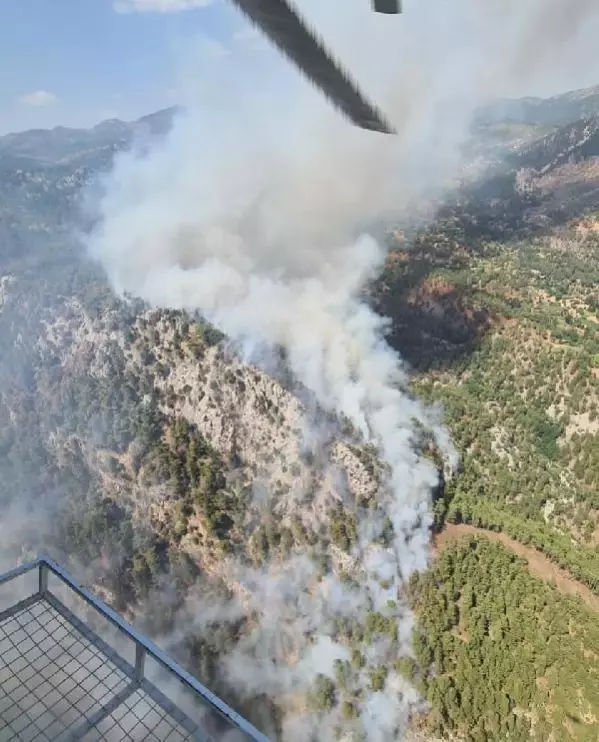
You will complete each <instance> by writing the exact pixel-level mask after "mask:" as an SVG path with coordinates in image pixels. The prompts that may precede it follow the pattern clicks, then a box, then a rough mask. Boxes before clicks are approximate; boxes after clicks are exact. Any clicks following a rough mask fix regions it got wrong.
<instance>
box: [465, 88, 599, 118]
mask: <svg viewBox="0 0 599 742" xmlns="http://www.w3.org/2000/svg"><path fill="white" fill-rule="evenodd" d="M596 115H599V85H595V86H593V87H590V88H583V89H581V90H573V91H571V92H568V93H563V94H561V95H555V96H553V97H551V98H530V97H529V98H504V99H501V100H498V101H495V102H493V103H491V104H489V105H486V106H483V107H481V108H480V109H479V110H478V111H477V113H476V116H475V123H476V124H477V125H482V126H485V125H486V126H488V125H492V124H498V123H506V122H509V123H513V124H524V125H526V126H549V127H559V126H565V125H567V124H571V123H573V122H574V121H578V120H579V119H582V118H588V117H590V116H596Z"/></svg>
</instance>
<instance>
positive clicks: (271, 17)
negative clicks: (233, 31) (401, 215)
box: [232, 0, 396, 134]
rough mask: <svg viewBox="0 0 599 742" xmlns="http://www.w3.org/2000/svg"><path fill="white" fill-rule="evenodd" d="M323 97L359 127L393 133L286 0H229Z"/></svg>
mask: <svg viewBox="0 0 599 742" xmlns="http://www.w3.org/2000/svg"><path fill="white" fill-rule="evenodd" d="M232 1H233V2H234V3H235V5H236V6H237V7H238V8H239V9H240V10H241V11H242V12H243V13H245V15H246V16H248V18H250V20H251V21H252V22H253V23H255V24H256V25H257V26H258V27H259V28H260V29H261V30H262V32H263V33H264V34H266V36H268V38H269V39H270V40H271V41H272V42H273V43H274V44H275V45H276V46H277V47H278V48H279V50H280V51H281V52H283V54H285V55H286V56H287V57H288V58H289V59H290V60H291V61H292V62H293V63H294V64H295V65H296V66H297V67H298V68H299V69H300V70H301V71H302V72H303V74H304V75H305V76H306V77H307V78H308V79H309V80H311V81H312V83H313V84H315V85H316V86H317V87H319V88H320V89H321V90H322V91H323V93H324V94H325V95H326V96H327V98H328V99H329V100H330V101H331V102H332V103H333V104H334V105H335V106H336V107H337V108H338V109H339V110H340V111H342V112H343V113H344V114H345V116H347V117H348V118H349V119H350V120H351V121H353V123H354V124H356V125H357V126H360V127H361V128H363V129H370V130H371V131H378V132H381V133H384V134H395V133H396V132H395V130H394V129H393V127H392V126H391V124H390V123H389V122H388V121H387V120H386V119H385V117H384V116H383V114H382V113H381V111H379V110H378V109H377V108H376V107H375V106H373V105H372V104H371V103H370V102H369V101H368V100H367V98H366V97H365V96H364V95H362V93H361V91H360V90H359V88H358V86H357V85H356V84H355V83H354V82H353V80H352V79H351V78H350V76H349V74H348V73H347V72H346V71H345V70H343V69H342V67H341V66H340V65H339V64H338V63H337V62H336V61H335V60H334V59H333V57H332V56H331V55H330V54H329V52H328V51H327V49H326V47H325V46H324V44H323V42H322V40H321V39H319V38H318V36H317V35H316V34H315V33H314V32H313V31H312V30H310V29H309V28H308V26H307V24H306V23H305V21H304V20H303V19H302V18H301V17H300V15H299V13H298V12H297V10H295V9H294V8H293V7H292V6H291V4H290V3H289V2H288V0H232Z"/></svg>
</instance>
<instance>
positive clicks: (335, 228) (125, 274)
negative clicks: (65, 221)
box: [89, 0, 599, 742]
mask: <svg viewBox="0 0 599 742" xmlns="http://www.w3.org/2000/svg"><path fill="white" fill-rule="evenodd" d="M298 5H299V3H298ZM596 5H597V4H596V3H595V2H591V0H586V1H583V0H542V1H541V0H530V1H527V0H508V1H507V2H503V1H502V2H500V1H499V0H488V1H487V2H481V1H480V0H455V2H451V1H448V2H446V1H443V0H417V1H415V2H412V3H410V2H406V3H405V13H404V15H402V16H400V17H399V18H398V19H396V18H393V17H391V18H390V17H387V16H375V15H374V14H373V13H372V12H371V10H370V3H369V2H366V0H364V2H363V3H359V2H357V0H356V2H355V3H352V4H351V7H349V3H347V2H346V1H344V0H337V1H336V2H328V3H323V2H320V1H319V0H306V2H305V3H301V6H300V7H301V9H303V10H305V11H306V14H307V16H308V18H309V19H311V20H312V21H313V22H314V25H316V26H317V27H318V28H319V29H321V31H322V34H323V36H324V37H325V39H326V40H327V42H329V43H330V44H331V45H332V47H333V49H334V50H336V51H337V52H338V54H339V56H340V57H341V59H343V60H347V61H348V62H349V63H350V64H349V65H348V66H350V67H351V70H352V72H354V73H355V74H356V76H357V77H358V79H359V81H360V83H361V85H362V87H363V88H364V89H365V90H367V91H368V93H369V94H371V95H372V97H373V99H374V100H375V101H376V102H377V103H379V104H380V105H381V107H382V108H383V110H384V111H385V112H386V113H387V114H388V115H389V116H390V118H391V120H392V121H393V123H394V124H395V125H396V126H397V128H398V131H399V134H398V136H396V137H388V136H381V135H377V134H372V133H367V132H363V131H360V130H357V129H355V128H353V127H352V126H351V125H350V124H349V123H348V122H347V121H345V120H344V119H343V118H341V117H340V116H339V115H338V114H337V113H336V112H334V111H332V110H330V109H329V107H328V105H327V103H326V102H324V101H323V100H322V99H321V98H320V97H319V95H318V94H317V93H316V92H314V91H312V90H311V89H309V88H308V87H307V85H306V84H305V83H304V82H303V81H302V80H301V79H300V78H299V76H298V75H297V73H296V72H295V71H294V70H293V69H290V68H288V67H287V63H286V62H285V61H284V60H283V59H282V58H280V57H279V56H278V55H277V54H276V53H275V52H274V51H272V50H269V49H268V48H266V49H264V48H262V47H261V46H258V47H256V46H255V45H252V46H251V48H250V47H248V48H245V47H244V46H243V45H239V44H237V45H235V46H234V47H233V48H232V53H231V54H228V55H223V56H221V57H219V58H218V59H216V58H215V57H214V56H211V57H210V59H209V67H208V66H207V65H208V63H206V64H204V66H202V65H201V64H200V65H199V66H198V67H197V74H198V79H199V82H198V84H197V85H196V84H188V85H187V91H188V97H189V99H188V100H187V101H186V114H185V115H184V116H181V117H180V118H179V119H178V120H177V121H176V123H175V126H174V128H173V130H172V132H171V133H170V135H169V136H168V138H167V139H166V141H165V142H164V143H163V144H161V145H159V146H157V147H156V148H155V149H154V150H153V151H151V152H150V153H149V154H148V153H145V154H144V155H143V156H142V155H138V154H136V153H135V152H132V153H128V154H126V155H123V156H120V157H119V158H118V159H117V161H116V163H115V167H114V170H113V172H112V173H111V175H110V177H109V178H108V179H107V181H106V183H105V184H104V186H105V192H104V195H103V198H102V200H101V203H100V215H101V220H100V223H99V225H98V227H97V229H96V230H95V232H94V234H93V235H92V237H91V238H90V240H89V249H90V252H91V254H92V255H93V256H95V257H96V258H97V259H98V260H99V261H101V263H102V264H103V266H104V267H105V269H106V272H107V274H108V276H109V278H110V279H111V281H112V283H113V285H114V287H115V288H116V289H117V291H127V292H130V293H132V294H135V295H137V296H139V297H142V298H143V299H146V300H147V301H149V302H151V303H152V304H154V305H156V306H161V307H171V308H182V309H189V310H200V311H201V312H202V313H203V314H204V315H205V316H206V317H207V318H208V319H209V320H211V321H212V322H214V323H215V324H216V325H217V326H218V327H219V328H221V329H222V330H223V331H224V332H226V333H227V334H228V336H229V337H230V338H232V339H233V340H234V341H236V342H237V344H238V345H240V346H241V347H242V348H243V349H244V350H245V352H246V354H247V356H248V357H250V358H254V359H256V358H257V357H259V354H260V353H264V351H265V350H268V349H269V348H270V349H273V348H276V347H283V348H284V349H285V350H286V357H287V361H288V364H289V366H290V368H291V370H292V372H293V374H294V376H295V378H296V379H297V381H298V382H300V383H301V384H302V385H303V386H304V387H306V388H308V389H309V390H310V391H311V392H312V393H313V394H314V395H315V398H316V399H317V401H318V403H319V404H320V405H321V406H322V407H324V408H325V409H326V410H328V411H331V412H334V413H336V414H338V415H346V416H347V417H348V418H349V419H350V420H351V421H352V422H353V424H354V425H355V427H356V428H358V429H359V430H360V431H361V432H362V433H363V434H364V437H365V438H366V439H367V440H373V441H374V442H376V444H377V445H378V446H379V449H380V453H381V456H382V458H383V459H384V460H385V461H386V462H387V463H388V464H389V466H390V471H391V474H390V479H389V482H388V486H387V487H385V488H384V490H382V491H381V493H380V502H379V510H380V512H382V513H385V514H386V515H387V516H388V517H389V518H390V519H391V521H392V523H393V526H394V533H395V536H394V542H393V545H392V548H389V549H385V548H383V547H382V546H380V545H377V544H376V543H375V541H376V539H377V537H378V536H379V535H380V528H379V527H378V526H376V525H374V526H373V525H372V524H369V523H367V522H364V523H361V524H360V528H359V533H360V539H359V541H360V543H359V546H358V547H357V549H356V553H355V554H354V556H355V557H356V558H357V559H358V562H359V572H358V573H357V575H356V576H357V577H358V580H359V583H360V584H359V586H358V587H355V586H354V587H348V586H347V585H345V584H343V583H342V582H341V581H340V579H339V578H338V576H336V575H334V574H328V575H325V576H324V577H322V576H320V575H319V574H318V573H317V570H316V569H315V567H314V565H313V564H312V562H311V561H310V560H309V559H308V558H307V557H306V556H305V555H304V556H301V555H300V556H298V557H296V558H294V559H293V560H291V561H290V562H288V563H287V564H271V565H269V566H268V568H267V569H265V570H264V571H261V572H256V571H255V570H248V569H247V568H242V567H240V566H239V565H236V564H234V563H232V564H231V570H232V574H234V575H235V577H236V579H237V580H238V581H239V583H240V584H242V585H243V586H244V588H245V590H246V593H247V595H248V596H249V597H248V600H247V602H248V604H247V605H246V606H245V609H246V610H247V611H248V612H253V615H254V616H255V629H254V631H251V632H250V633H249V634H248V635H247V636H245V638H243V639H242V640H241V641H240V643H239V645H238V646H237V648H236V650H235V651H234V652H233V654H232V655H231V657H229V659H228V661H227V667H228V669H229V671H230V674H231V678H232V681H234V682H236V683H237V684H238V685H239V686H240V687H245V688H246V689H247V690H248V691H249V692H254V691H260V690H265V689H266V691H267V692H269V693H272V695H273V697H275V698H282V697H285V698H287V697H288V696H290V695H291V696H292V695H293V694H294V693H296V692H298V691H305V690H307V689H309V688H310V686H311V684H312V683H313V681H314V679H315V677H316V676H317V675H318V674H323V675H325V676H326V675H330V674H331V673H332V671H333V670H332V668H333V666H334V661H335V659H344V658H345V657H346V654H347V649H346V648H345V647H344V646H341V645H340V644H336V643H335V641H334V637H335V621H336V620H337V619H339V618H343V617H348V616H353V617H355V616H356V615H359V616H364V615H365V614H366V613H367V611H368V610H369V609H371V607H372V606H374V607H375V609H380V610H381V611H384V610H387V612H388V613H389V612H390V614H391V615H393V617H394V618H395V619H396V620H397V623H398V626H399V641H398V644H399V649H397V645H395V646H396V650H395V651H396V656H397V654H402V653H409V651H410V650H409V639H410V631H411V627H412V624H413V619H412V617H411V615H410V613H409V611H408V610H407V609H406V607H405V605H404V604H403V603H402V599H401V595H402V586H403V585H404V583H405V580H406V579H407V578H408V577H409V576H410V575H411V574H412V573H413V572H414V570H421V569H424V568H425V567H426V565H427V560H428V542H429V530H430V525H431V514H430V509H429V505H430V495H431V491H432V489H433V488H434V487H435V485H436V483H437V476H436V472H435V470H434V468H433V467H432V465H431V464H430V463H429V462H428V461H427V460H426V459H424V458H423V457H422V456H421V455H420V454H419V453H418V451H417V448H416V446H415V443H416V441H417V438H418V436H417V427H416V421H417V422H419V423H421V424H423V425H424V426H425V427H428V428H431V427H432V429H433V431H436V434H437V440H438V442H439V443H440V444H441V445H442V446H443V448H444V449H445V450H446V452H447V453H448V455H451V445H450V443H449V441H448V439H447V436H446V434H445V433H444V431H443V430H442V428H441V427H440V426H439V425H438V423H437V420H436V419H435V417H434V416H433V415H432V413H429V411H427V410H426V409H424V408H423V407H422V406H420V405H419V404H418V403H417V402H415V401H414V400H413V399H411V398H410V397H409V396H408V395H407V394H406V392H405V387H406V381H407V379H406V374H405V372H404V370H403V369H402V365H401V362H400V359H399V358H398V357H397V356H396V354H395V353H394V352H393V351H392V350H391V349H390V348H389V346H388V345H387V344H386V342H385V340H384V338H383V330H384V327H385V322H384V320H383V319H381V318H380V317H378V316H377V315H376V314H375V313H374V312H373V311H372V310H371V309H370V308H369V306H368V305H367V304H366V303H365V302H364V300H363V298H362V296H361V292H362V290H363V288H364V286H365V285H366V284H367V283H368V281H369V280H370V279H372V278H373V277H375V276H376V275H377V273H378V272H379V271H380V270H381V267H382V265H383V262H384V258H385V255H384V250H383V249H382V247H381V246H380V245H379V244H377V242H376V241H375V239H374V238H373V237H371V236H369V235H368V232H369V231H370V229H371V228H372V229H374V228H376V227H377V225H378V224H380V223H381V222H382V221H384V220H385V219H387V218H389V217H390V216H392V215H395V214H398V213H400V212H402V211H405V210H407V209H408V208H415V207H416V206H418V205H420V204H422V203H423V197H424V196H425V195H427V194H429V195H430V193H431V192H432V189H433V188H434V189H439V188H442V187H444V186H446V185H447V183H448V182H449V181H450V179H451V177H452V176H454V175H455V174H456V172H457V167H458V165H459V160H460V157H459V145H460V143H461V142H462V141H463V140H464V138H465V137H466V135H467V128H468V123H469V120H470V116H471V113H472V111H473V109H474V107H475V105H476V104H478V103H481V102H483V101H484V100H486V99H488V98H490V97H493V96H494V95H500V94H509V93H520V92H526V91H525V89H524V88H525V86H526V85H527V84H528V85H530V86H532V87H533V88H535V90H536V89H538V88H539V87H542V86H543V85H544V84H546V81H547V80H549V79H551V77H552V76H555V75H557V74H558V73H559V75H560V76H561V77H560V79H562V78H563V79H564V80H565V79H566V78H567V79H568V82H571V78H572V79H573V76H574V75H575V74H576V71H577V70H578V71H580V70H581V69H582V63H583V62H584V63H589V62H590V60H591V59H593V57H591V56H590V46H589V45H588V44H586V45H585V43H586V41H588V39H590V38H591V37H592V34H590V31H589V29H593V28H595V29H596V28H597V25H598V22H599V8H597V7H596ZM231 14H232V16H231V17H232V18H234V19H235V22H236V23H237V26H238V28H243V22H242V19H240V18H238V17H237V16H235V15H234V14H233V11H231ZM237 38H243V36H242V35H241V34H240V35H239V36H238V37H237ZM585 50H586V51H585ZM595 64H596V63H595ZM195 72H196V68H194V69H193V70H192V72H190V73H189V74H190V76H191V77H193V75H194V74H195ZM598 73H599V70H598ZM568 75H570V76H571V78H570V77H568ZM190 79H191V78H190ZM187 82H188V83H189V80H188V81H187ZM584 82H586V80H584ZM377 523H378V521H377ZM381 583H383V584H384V585H385V588H384V589H383V588H382V587H381ZM390 599H392V600H393V601H395V603H388V601H389V600H390ZM385 606H393V607H392V608H387V609H385ZM223 610H224V609H223ZM225 612H226V613H227V614H228V615H233V616H235V615H238V611H237V610H236V609H235V608H234V607H232V606H229V607H228V608H227V610H226V611H225ZM371 655H372V656H370V657H367V663H368V665H367V667H366V669H365V671H364V674H363V678H362V690H363V691H364V693H365V696H364V700H363V703H362V707H361V708H360V712H359V716H360V719H359V722H357V723H361V724H362V725H363V729H364V733H365V736H366V739H368V740H369V741H370V742H377V741H378V740H383V739H384V740H388V739H403V736H404V734H405V729H406V723H407V720H408V715H409V712H410V710H411V709H413V708H414V707H415V705H417V702H418V701H417V696H416V694H414V692H413V691H411V690H410V689H409V688H407V687H405V686H404V685H402V681H400V679H399V678H398V677H397V676H395V675H394V674H393V673H390V674H389V675H388V677H387V680H386V684H385V686H384V690H383V691H377V692H371V691H369V687H370V686H369V679H368V677H367V673H366V670H368V669H369V668H376V667H377V666H378V665H380V664H381V663H384V662H387V663H388V662H391V661H392V659H393V658H390V657H389V646H387V645H386V644H385V642H384V641H382V640H381V641H378V640H377V642H375V643H373V646H372V648H371ZM293 658H294V659H293ZM338 722H339V717H338V711H336V710H334V711H333V712H331V713H330V714H329V716H328V717H327V718H326V719H325V720H323V719H322V718H315V717H314V715H311V714H309V713H307V712H305V710H302V709H299V710H297V713H295V714H290V715H289V716H288V717H287V718H286V719H285V722H284V738H285V739H287V740H307V739H311V738H318V739H330V738H332V735H333V729H334V727H335V725H336V724H337V723H338ZM311 735H316V737H313V736H311ZM345 738H346V739H349V738H350V737H348V736H346V737H345Z"/></svg>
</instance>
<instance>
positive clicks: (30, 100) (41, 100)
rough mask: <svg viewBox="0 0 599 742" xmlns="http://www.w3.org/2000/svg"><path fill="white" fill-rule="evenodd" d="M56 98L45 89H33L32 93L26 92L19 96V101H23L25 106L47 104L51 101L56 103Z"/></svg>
mask: <svg viewBox="0 0 599 742" xmlns="http://www.w3.org/2000/svg"><path fill="white" fill-rule="evenodd" d="M57 100H58V98H57V97H56V96H55V95H54V94H53V93H49V92H48V91H47V90H35V91H34V92H33V93H27V94H26V95H22V96H21V97H20V98H19V103H23V104H24V105H26V106H37V107H38V108H41V107H42V106H49V105H51V104H52V103H56V101H57Z"/></svg>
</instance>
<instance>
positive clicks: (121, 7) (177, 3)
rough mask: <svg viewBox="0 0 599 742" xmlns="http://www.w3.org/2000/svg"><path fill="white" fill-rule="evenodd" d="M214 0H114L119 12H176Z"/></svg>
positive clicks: (207, 3)
mask: <svg viewBox="0 0 599 742" xmlns="http://www.w3.org/2000/svg"><path fill="white" fill-rule="evenodd" d="M211 2H212V0H114V2H113V7H114V9H115V10H116V11H117V13H175V12H177V11H179V10H189V9H190V8H199V7H201V6H204V5H210V3H211Z"/></svg>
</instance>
